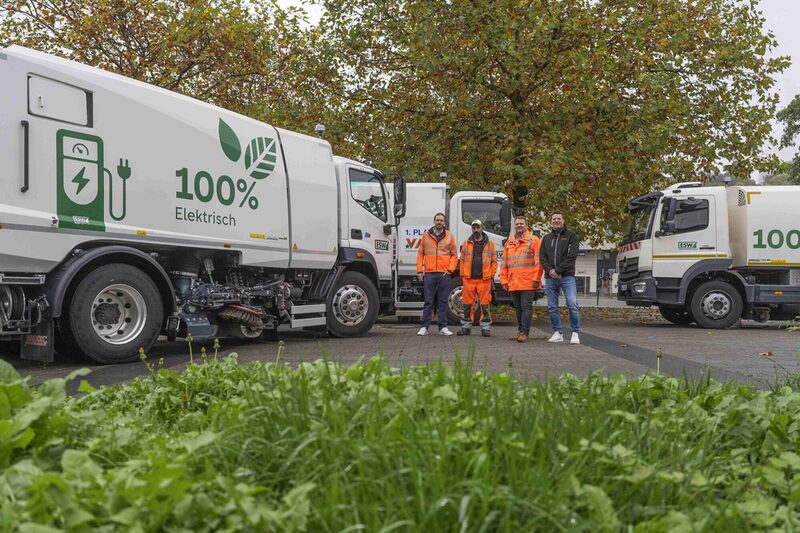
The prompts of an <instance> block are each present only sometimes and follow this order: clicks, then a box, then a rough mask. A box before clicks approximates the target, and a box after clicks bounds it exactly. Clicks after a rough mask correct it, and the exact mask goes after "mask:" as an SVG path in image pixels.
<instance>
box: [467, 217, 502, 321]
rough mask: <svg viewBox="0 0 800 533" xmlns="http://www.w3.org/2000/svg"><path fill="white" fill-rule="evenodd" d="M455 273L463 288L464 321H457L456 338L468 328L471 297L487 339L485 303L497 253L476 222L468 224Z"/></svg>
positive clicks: (488, 316)
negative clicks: (476, 301) (469, 231)
mask: <svg viewBox="0 0 800 533" xmlns="http://www.w3.org/2000/svg"><path fill="white" fill-rule="evenodd" d="M458 269H459V273H460V274H461V281H462V283H463V288H462V290H461V301H462V302H463V304H464V318H463V320H461V331H459V332H458V335H469V334H470V331H471V329H472V322H473V321H474V320H475V317H474V316H472V310H473V309H474V305H473V304H474V303H475V298H476V297H477V298H478V305H479V306H480V312H481V335H482V336H484V337H491V336H492V334H491V333H490V332H489V328H490V327H491V325H492V316H491V315H490V314H489V304H490V303H491V302H492V279H494V274H495V272H497V254H496V253H495V248H494V243H493V242H492V241H491V240H489V237H487V236H486V234H485V233H484V232H483V224H482V223H481V221H480V220H473V221H472V235H470V237H469V239H467V240H466V241H464V243H463V244H462V245H461V261H460V263H459V267H458Z"/></svg>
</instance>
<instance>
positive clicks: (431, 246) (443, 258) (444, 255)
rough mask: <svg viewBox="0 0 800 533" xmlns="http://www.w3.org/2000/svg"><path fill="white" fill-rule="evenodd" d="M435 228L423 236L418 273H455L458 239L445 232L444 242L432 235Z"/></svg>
mask: <svg viewBox="0 0 800 533" xmlns="http://www.w3.org/2000/svg"><path fill="white" fill-rule="evenodd" d="M432 233H433V228H431V229H429V230H428V231H426V232H425V233H424V234H423V235H422V241H421V242H420V245H419V251H418V252H417V272H428V273H430V272H453V271H454V270H455V269H456V266H457V265H458V255H457V254H456V238H455V237H453V234H452V233H450V232H449V231H447V230H444V236H443V237H442V240H440V241H437V240H436V237H434V236H433V235H432Z"/></svg>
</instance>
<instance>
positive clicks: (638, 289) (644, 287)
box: [632, 281, 647, 294]
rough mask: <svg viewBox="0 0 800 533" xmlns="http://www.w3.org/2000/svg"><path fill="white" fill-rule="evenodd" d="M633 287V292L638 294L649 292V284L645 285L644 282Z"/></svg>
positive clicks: (639, 282)
mask: <svg viewBox="0 0 800 533" xmlns="http://www.w3.org/2000/svg"><path fill="white" fill-rule="evenodd" d="M632 286H633V292H635V293H637V294H642V293H643V292H644V291H646V290H647V283H645V282H644V281H638V282H636V283H634V284H633V285H632Z"/></svg>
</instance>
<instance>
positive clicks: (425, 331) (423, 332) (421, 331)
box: [417, 328, 428, 337]
mask: <svg viewBox="0 0 800 533" xmlns="http://www.w3.org/2000/svg"><path fill="white" fill-rule="evenodd" d="M427 334H428V328H419V331H418V332H417V335H419V336H420V337H422V336H425V335H427Z"/></svg>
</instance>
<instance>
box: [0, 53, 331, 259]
mask: <svg viewBox="0 0 800 533" xmlns="http://www.w3.org/2000/svg"><path fill="white" fill-rule="evenodd" d="M3 53H4V54H5V56H6V57H5V59H0V79H2V80H3V84H2V87H0V93H1V94H2V98H0V162H2V164H0V224H2V230H0V271H18V270H19V271H21V270H24V271H27V272H47V271H49V270H50V269H52V268H53V267H54V266H55V265H56V264H57V263H59V262H60V261H62V260H63V259H64V257H65V255H66V254H67V253H68V252H69V251H70V250H71V249H72V248H74V247H76V246H79V245H80V244H81V243H83V242H87V241H93V240H108V239H114V240H115V241H129V242H146V243H153V244H155V243H163V244H172V245H178V246H181V245H184V246H190V247H199V248H207V249H230V250H235V251H238V252H240V253H241V262H242V264H243V265H249V266H263V267H273V268H288V267H298V268H312V269H327V268H330V267H331V266H332V265H333V264H334V262H335V259H336V255H337V246H338V239H337V227H336V226H337V224H336V223H334V221H337V220H338V218H337V202H336V195H337V188H336V187H337V184H336V175H335V171H334V166H333V160H332V153H331V148H330V145H329V144H328V143H327V142H326V141H323V140H321V139H318V138H313V137H309V136H305V135H301V134H297V133H293V132H289V131H286V130H276V129H275V128H273V127H272V126H269V125H266V124H263V123H261V122H258V121H256V120H253V119H250V118H248V117H245V116H242V115H239V114H236V113H233V112H230V111H226V110H224V109H221V108H218V107H215V106H212V105H209V104H206V103H204V102H200V101H198V100H194V99H192V98H188V97H185V96H182V95H178V94H176V93H173V92H169V91H166V90H163V89H160V88H157V87H153V86H151V85H147V84H144V83H141V82H138V81H135V80H131V79H128V78H125V77H123V76H119V75H115V74H111V73H108V72H105V71H102V70H99V69H95V68H92V67H87V66H85V65H81V64H79V63H75V62H72V61H67V60H64V59H60V58H56V57H54V56H50V55H47V54H41V53H38V52H34V51H31V50H28V49H25V48H21V47H16V46H12V47H10V48H8V49H5V50H4V51H3ZM81 94H84V95H86V100H85V101H84V102H82V99H81V96H80V95H81ZM29 106H33V108H32V109H29ZM76 107H77V109H76ZM22 121H28V122H29V128H30V129H29V131H30V137H29V146H30V156H29V162H30V188H29V189H28V190H27V191H26V192H22V191H21V190H20V187H21V185H22V179H23V178H22V176H23V157H22V154H23V128H22V126H21V122H22ZM223 122H224V124H225V125H227V128H224V127H223V126H222V125H221V124H222V123H223ZM223 129H225V130H226V131H229V132H231V133H232V134H233V141H231V138H230V135H228V137H227V138H226V139H223ZM225 140H227V141H228V144H229V145H231V146H233V148H230V149H229V151H230V153H228V151H226V149H225V147H224V146H223V141H225ZM121 167H123V168H121ZM125 167H127V170H126V168H125ZM286 170H288V177H287V174H286ZM126 172H130V178H129V180H127V181H124V179H123V176H122V175H121V173H122V174H125V173H126ZM123 182H124V186H123ZM112 189H113V191H112ZM123 193H124V195H123ZM116 218H119V220H116Z"/></svg>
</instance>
